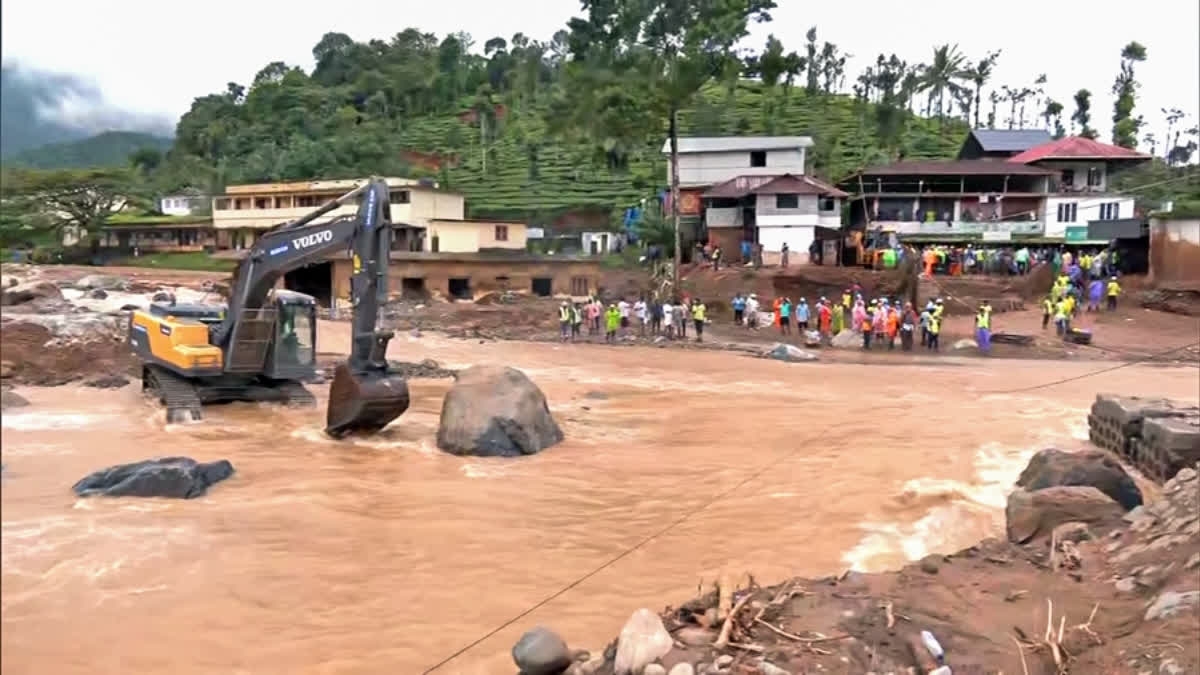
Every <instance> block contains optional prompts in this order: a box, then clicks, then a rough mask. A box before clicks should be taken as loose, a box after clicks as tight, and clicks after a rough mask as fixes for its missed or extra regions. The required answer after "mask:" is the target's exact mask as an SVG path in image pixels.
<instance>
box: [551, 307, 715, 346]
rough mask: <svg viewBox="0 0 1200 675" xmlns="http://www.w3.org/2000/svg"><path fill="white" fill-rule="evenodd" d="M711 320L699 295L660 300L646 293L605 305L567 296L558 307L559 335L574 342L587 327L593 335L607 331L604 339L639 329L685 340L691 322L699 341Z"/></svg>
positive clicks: (640, 334) (563, 339)
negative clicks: (642, 295) (579, 300)
mask: <svg viewBox="0 0 1200 675" xmlns="http://www.w3.org/2000/svg"><path fill="white" fill-rule="evenodd" d="M707 323H708V307H707V306H706V305H705V304H704V301H702V300H701V299H700V298H686V297H685V298H684V299H682V300H679V299H667V300H665V301H661V302H660V301H659V300H657V299H654V298H651V299H649V300H647V299H646V298H645V297H641V298H638V299H637V300H636V301H634V302H632V303H631V302H629V301H628V300H626V299H625V298H621V299H620V300H619V301H617V302H610V303H608V305H607V306H606V305H605V304H604V303H603V302H601V300H600V299H599V298H596V297H590V298H588V299H587V300H585V301H584V302H574V303H572V302H568V301H566V300H564V301H563V302H562V304H561V305H559V308H558V326H559V339H560V340H562V341H563V342H573V341H575V340H577V339H579V338H580V337H581V336H582V335H583V333H584V330H586V331H587V335H588V336H590V337H596V336H599V335H600V334H601V333H603V335H604V341H605V342H616V341H617V340H618V339H620V338H622V337H625V336H627V335H632V334H633V331H634V330H635V329H636V331H637V334H638V335H639V336H641V337H646V336H652V337H656V336H660V335H661V336H664V337H666V338H667V339H669V340H675V339H680V340H686V339H687V337H688V324H691V326H692V331H693V334H694V335H695V339H696V342H702V341H703V340H704V326H705V324H707Z"/></svg>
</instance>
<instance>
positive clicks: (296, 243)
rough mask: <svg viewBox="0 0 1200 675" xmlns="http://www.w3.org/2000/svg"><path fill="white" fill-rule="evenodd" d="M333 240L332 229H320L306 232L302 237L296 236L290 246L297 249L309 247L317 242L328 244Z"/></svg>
mask: <svg viewBox="0 0 1200 675" xmlns="http://www.w3.org/2000/svg"><path fill="white" fill-rule="evenodd" d="M331 241H333V230H321V231H320V232H314V233H313V234H306V235H304V236H303V237H297V238H295V239H293V240H292V246H293V247H295V249H296V250H297V251H300V250H303V249H306V248H311V247H313V246H316V245H317V244H328V243H329V242H331Z"/></svg>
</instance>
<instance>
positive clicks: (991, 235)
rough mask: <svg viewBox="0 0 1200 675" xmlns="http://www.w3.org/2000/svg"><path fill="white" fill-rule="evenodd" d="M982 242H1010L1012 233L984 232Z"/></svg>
mask: <svg viewBox="0 0 1200 675" xmlns="http://www.w3.org/2000/svg"><path fill="white" fill-rule="evenodd" d="M983 240H984V241H1012V232H984V233H983Z"/></svg>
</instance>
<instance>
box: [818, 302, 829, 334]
mask: <svg viewBox="0 0 1200 675" xmlns="http://www.w3.org/2000/svg"><path fill="white" fill-rule="evenodd" d="M832 323H833V310H832V309H830V308H829V301H828V300H826V299H825V298H821V301H820V302H819V303H817V329H818V330H820V331H821V338H822V339H824V338H828V337H829V333H830V330H829V328H830V324H832Z"/></svg>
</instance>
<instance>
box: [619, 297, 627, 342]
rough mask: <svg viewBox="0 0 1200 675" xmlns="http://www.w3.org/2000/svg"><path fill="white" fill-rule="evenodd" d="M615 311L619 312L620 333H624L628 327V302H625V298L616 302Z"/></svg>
mask: <svg viewBox="0 0 1200 675" xmlns="http://www.w3.org/2000/svg"><path fill="white" fill-rule="evenodd" d="M617 311H618V312H620V313H621V334H622V335H624V334H625V331H626V330H628V329H629V303H628V302H625V298H621V301H620V302H618V303H617Z"/></svg>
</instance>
